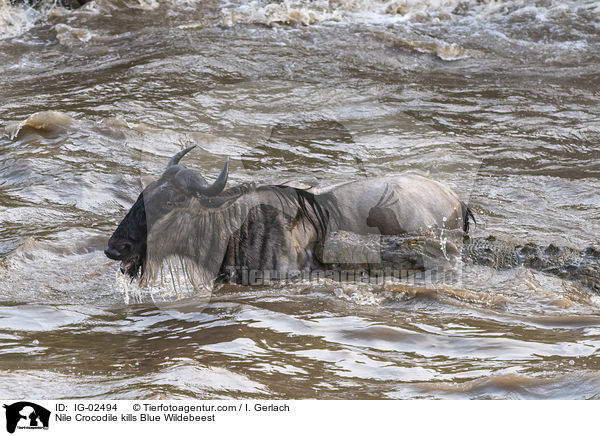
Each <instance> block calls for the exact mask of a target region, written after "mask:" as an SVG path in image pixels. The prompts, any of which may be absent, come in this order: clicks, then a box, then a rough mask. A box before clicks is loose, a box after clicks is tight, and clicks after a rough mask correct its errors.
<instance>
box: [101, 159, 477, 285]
mask: <svg viewBox="0 0 600 436" xmlns="http://www.w3.org/2000/svg"><path fill="white" fill-rule="evenodd" d="M192 148H194V147H190V148H187V149H185V150H183V151H181V152H179V153H177V154H176V155H175V156H174V157H173V158H172V159H171V161H170V162H169V164H168V166H167V169H166V170H165V172H164V173H163V174H162V176H161V177H160V178H159V179H158V180H156V181H154V182H153V183H151V184H150V185H148V186H147V187H146V188H145V189H144V191H143V192H142V193H141V194H140V196H139V197H138V199H137V201H136V202H135V204H134V205H133V206H132V208H131V209H130V211H129V212H128V213H127V215H126V216H125V218H124V219H123V221H122V222H121V223H120V224H119V226H118V228H117V230H116V231H115V232H114V234H113V235H112V236H111V238H110V240H109V242H108V248H107V249H106V250H105V253H106V255H107V256H108V257H109V258H111V259H114V260H120V261H121V272H122V273H124V274H128V275H129V276H131V277H132V278H139V280H140V284H142V285H152V284H153V283H154V282H155V281H156V280H157V279H159V275H160V274H161V265H162V264H163V262H165V261H166V262H169V261H172V260H174V259H176V260H177V263H178V264H180V265H182V266H183V271H184V273H185V277H186V279H188V280H189V281H190V282H191V283H192V284H193V286H194V288H201V287H207V286H208V287H210V286H211V285H212V284H213V283H214V282H215V281H219V282H234V283H241V284H247V283H245V276H244V274H243V272H244V271H246V272H247V271H254V272H260V273H261V274H263V273H264V272H267V271H268V272H269V274H271V277H272V276H273V275H274V276H275V277H279V278H282V277H286V278H289V277H294V276H296V275H298V274H299V273H300V272H303V271H304V272H306V271H314V270H331V269H332V268H335V267H339V265H340V264H344V265H350V266H351V265H364V264H377V263H379V261H380V258H379V256H378V253H375V254H374V255H373V253H370V254H367V255H365V253H358V254H357V253H356V252H354V253H350V254H348V253H345V254H340V253H339V252H335V250H334V251H332V250H329V249H328V241H329V240H330V238H331V236H332V235H339V234H342V233H345V232H347V233H350V234H357V235H373V236H374V237H377V235H408V234H415V233H423V232H427V231H431V230H432V229H447V230H455V231H458V232H461V233H462V232H463V231H464V232H466V231H468V226H469V217H470V216H472V215H471V212H470V211H469V209H468V207H467V206H466V205H465V204H464V203H463V202H461V201H460V199H459V198H458V196H457V194H456V193H454V192H453V191H452V190H451V189H450V188H448V187H447V186H445V185H443V184H441V183H439V182H436V181H433V180H431V179H428V178H426V177H423V176H420V175H416V174H406V175H399V176H389V177H378V178H372V179H364V180H360V181H354V182H348V183H342V184H339V185H336V186H333V187H328V188H323V189H310V190H305V189H299V188H296V187H292V186H287V185H263V186H256V185H254V184H242V185H239V186H235V187H232V188H229V189H225V186H226V182H227V177H228V167H229V165H228V161H227V163H226V164H225V166H224V168H223V170H222V171H221V174H220V175H219V177H218V178H217V180H216V181H215V182H214V183H212V184H208V183H207V182H206V180H205V179H204V178H203V177H202V176H201V175H199V174H198V173H196V172H195V171H193V170H191V169H188V168H185V167H183V166H181V165H179V161H180V160H181V158H182V157H183V156H184V155H185V154H186V153H188V152H189V151H190V150H191V149H192ZM334 245H335V244H334ZM420 266H423V265H422V264H421V265H420Z"/></svg>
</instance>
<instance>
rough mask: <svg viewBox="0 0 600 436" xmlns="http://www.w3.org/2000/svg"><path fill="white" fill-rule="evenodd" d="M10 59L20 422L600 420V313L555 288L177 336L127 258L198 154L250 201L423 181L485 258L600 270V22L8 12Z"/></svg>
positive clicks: (509, 287) (219, 9)
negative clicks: (192, 406) (550, 257)
mask: <svg viewBox="0 0 600 436" xmlns="http://www.w3.org/2000/svg"><path fill="white" fill-rule="evenodd" d="M0 54H1V58H2V62H0V355H1V356H0V391H2V392H3V396H4V397H5V398H25V397H27V398H114V399H133V398H144V399H172V398H344V399H355V398H357V399H358V398H363V399H368V398H459V399H466V398H599V397H600V372H599V370H600V359H599V357H600V355H599V354H600V353H599V351H598V350H599V347H600V297H599V296H597V295H594V294H593V293H592V292H591V291H590V290H588V289H586V288H583V287H581V286H579V285H577V284H575V283H571V282H569V281H566V280H561V279H559V278H556V277H553V276H550V275H547V274H544V273H541V272H535V271H531V270H528V269H526V268H515V269H508V270H500V271H496V270H494V269H492V268H489V267H483V266H472V265H471V266H469V265H465V266H464V267H463V268H464V270H463V276H462V277H463V279H462V280H461V282H460V283H459V284H458V285H457V284H454V285H452V286H450V285H440V286H437V285H431V286H429V287H422V286H416V285H411V284H410V283H407V284H397V285H394V286H390V285H367V284H352V285H351V284H345V285H340V284H336V283H327V282H323V283H313V284H311V283H297V284H289V285H285V286H272V287H268V288H260V289H259V288H256V289H254V288H242V287H235V286H226V287H223V288H221V289H218V290H216V291H215V292H214V293H213V295H212V298H211V300H210V303H208V305H206V307H198V308H197V309H196V310H195V309H194V307H193V306H192V307H187V308H186V310H177V309H173V308H169V307H165V306H164V305H155V304H152V303H151V302H149V301H147V299H143V298H141V297H140V296H139V295H138V298H137V299H136V298H126V296H125V295H124V293H123V285H122V284H121V282H120V280H118V279H117V278H116V271H117V270H118V265H117V262H113V261H110V260H109V259H107V258H106V257H105V256H104V254H103V252H102V250H103V248H104V247H105V246H106V241H107V239H108V237H109V236H110V234H111V233H112V232H113V231H114V229H115V226H116V225H117V224H118V223H119V221H120V220H121V219H122V217H123V216H124V215H125V213H126V211H127V210H128V208H129V207H130V206H131V204H132V203H133V202H134V200H135V198H136V197H137V195H138V193H139V192H140V189H141V186H142V185H144V184H145V183H147V180H148V179H149V178H151V177H157V176H158V175H159V174H160V173H161V171H162V170H163V168H164V166H165V164H166V162H167V161H168V158H169V157H170V156H171V155H172V154H173V153H175V152H176V151H178V150H180V149H181V148H182V147H184V146H187V145H194V144H195V145H198V147H197V149H196V150H195V151H194V152H192V153H190V155H189V156H187V157H186V158H185V163H186V164H187V165H188V166H189V167H192V168H195V169H197V170H198V171H200V172H201V173H202V174H205V175H207V177H208V178H211V177H215V176H216V175H217V174H218V172H219V170H220V167H221V165H222V163H223V161H224V159H225V157H226V156H231V159H232V169H231V172H230V184H231V185H234V184H235V183H239V182H245V181H256V182H265V183H274V182H282V181H286V180H295V181H301V182H305V183H309V184H317V185H319V186H327V185H328V184H332V183H336V182H340V181H344V180H350V179H360V178H364V177H368V176H376V175H383V174H393V173H400V172H403V171H406V170H412V171H415V170H416V171H420V172H423V173H426V174H428V175H429V176H430V177H432V178H435V179H437V180H440V181H443V182H445V183H447V184H449V185H450V186H452V187H453V188H454V189H455V190H456V191H457V192H459V193H460V195H461V197H462V198H463V199H465V200H467V201H468V202H469V203H470V205H471V207H472V209H473V211H474V213H475V215H476V217H477V220H478V225H477V227H476V228H475V229H474V230H473V235H475V236H488V235H493V236H495V237H497V238H499V239H503V240H505V241H509V242H511V243H524V242H534V243H538V244H550V243H554V244H556V245H561V246H570V247H574V248H584V247H586V246H590V245H596V246H597V244H598V235H599V234H600V154H599V149H600V148H599V147H600V145H599V144H600V6H599V5H598V3H597V2H595V1H583V0H582V1H569V2H563V1H558V0H556V1H554V0H541V1H531V2H529V1H524V0H523V1H521V0H514V1H512V0H511V1H500V0H499V1H491V2H488V1H476V0H463V1H453V0H443V1H442V0H437V1H436V0H432V1H424V0H408V1H402V0H396V1H394V0H392V1H380V0H373V1H368V0H329V1H325V0H298V1H297V2H294V1H288V0H283V1H277V0H271V1H270V0H259V1H253V2H246V1H244V0H205V1H194V0H188V1H175V0H172V1H171V2H166V1H162V0H95V1H94V2H91V3H89V4H87V5H86V6H84V7H83V8H81V9H79V10H76V11H67V10H64V9H61V8H59V7H56V5H53V2H50V1H49V2H48V3H46V4H43V5H42V6H41V8H38V9H36V10H34V9H30V8H27V7H24V6H19V7H16V6H10V5H9V4H8V3H7V2H6V1H5V0H0ZM128 297H129V296H128Z"/></svg>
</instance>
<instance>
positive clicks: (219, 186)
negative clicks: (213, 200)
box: [175, 157, 229, 197]
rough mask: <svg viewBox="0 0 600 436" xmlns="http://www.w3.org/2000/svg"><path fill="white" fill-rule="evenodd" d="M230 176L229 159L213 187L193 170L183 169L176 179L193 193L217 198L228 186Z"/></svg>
mask: <svg viewBox="0 0 600 436" xmlns="http://www.w3.org/2000/svg"><path fill="white" fill-rule="evenodd" d="M228 175H229V157H228V158H227V160H226V161H225V165H224V166H223V169H222V170H221V174H219V177H217V180H215V182H214V183H213V184H212V185H209V184H208V183H206V180H204V177H202V176H201V175H199V174H196V173H195V172H193V171H192V170H188V169H183V170H181V171H179V172H178V173H177V175H176V176H175V179H176V180H177V181H178V182H179V183H180V184H181V185H183V186H185V187H187V188H188V189H190V190H191V191H193V192H196V193H198V194H202V195H205V196H207V197H215V196H217V195H219V194H220V193H221V192H222V191H223V189H225V185H226V184H227V176H228Z"/></svg>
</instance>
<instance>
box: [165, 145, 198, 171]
mask: <svg viewBox="0 0 600 436" xmlns="http://www.w3.org/2000/svg"><path fill="white" fill-rule="evenodd" d="M194 148H196V146H195V145H192V146H191V147H188V148H186V149H185V150H181V151H180V152H179V153H177V154H175V156H173V157H172V158H171V160H170V161H169V163H168V164H167V168H170V167H172V166H173V165H177V164H178V163H179V161H180V160H181V158H182V157H183V156H185V155H186V154H187V153H189V152H190V151H192V150H193V149H194Z"/></svg>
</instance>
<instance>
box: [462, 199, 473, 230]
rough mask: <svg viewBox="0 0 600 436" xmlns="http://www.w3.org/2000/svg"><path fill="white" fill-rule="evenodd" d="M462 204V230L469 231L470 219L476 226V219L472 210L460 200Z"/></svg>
mask: <svg viewBox="0 0 600 436" xmlns="http://www.w3.org/2000/svg"><path fill="white" fill-rule="evenodd" d="M460 204H461V205H462V214H463V216H462V218H463V232H465V233H469V225H470V224H471V221H470V220H473V224H475V226H477V220H476V219H475V215H473V211H471V209H470V208H469V206H467V205H466V204H465V203H463V202H462V201H461V203H460Z"/></svg>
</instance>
